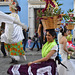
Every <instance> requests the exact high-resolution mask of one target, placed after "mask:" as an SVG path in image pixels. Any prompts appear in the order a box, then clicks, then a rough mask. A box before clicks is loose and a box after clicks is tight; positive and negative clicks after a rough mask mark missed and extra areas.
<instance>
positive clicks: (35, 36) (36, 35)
mask: <svg viewBox="0 0 75 75" xmlns="http://www.w3.org/2000/svg"><path fill="white" fill-rule="evenodd" d="M35 45H37V48H38V50H37V51H39V50H40V49H39V45H38V33H37V30H36V29H35V34H34V44H33V46H32V48H31V49H30V50H33V48H34V46H35Z"/></svg>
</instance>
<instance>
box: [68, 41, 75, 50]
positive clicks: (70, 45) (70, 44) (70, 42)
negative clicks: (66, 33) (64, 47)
mask: <svg viewBox="0 0 75 75" xmlns="http://www.w3.org/2000/svg"><path fill="white" fill-rule="evenodd" d="M68 43H69V46H68V48H69V47H72V48H74V50H75V46H74V45H73V43H72V41H68Z"/></svg>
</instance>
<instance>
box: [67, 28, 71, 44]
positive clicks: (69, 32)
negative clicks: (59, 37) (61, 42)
mask: <svg viewBox="0 0 75 75" xmlns="http://www.w3.org/2000/svg"><path fill="white" fill-rule="evenodd" d="M66 38H67V41H68V43H69V44H70V43H71V44H72V34H71V30H70V29H69V30H68V35H67V37H66Z"/></svg>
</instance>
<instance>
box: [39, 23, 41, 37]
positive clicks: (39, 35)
mask: <svg viewBox="0 0 75 75" xmlns="http://www.w3.org/2000/svg"><path fill="white" fill-rule="evenodd" d="M38 34H39V36H41V24H39V27H38Z"/></svg>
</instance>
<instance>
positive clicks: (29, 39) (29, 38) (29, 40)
mask: <svg viewBox="0 0 75 75" xmlns="http://www.w3.org/2000/svg"><path fill="white" fill-rule="evenodd" d="M31 42H32V40H31V37H28V48H29V49H30V48H31V47H30V45H31Z"/></svg>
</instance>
